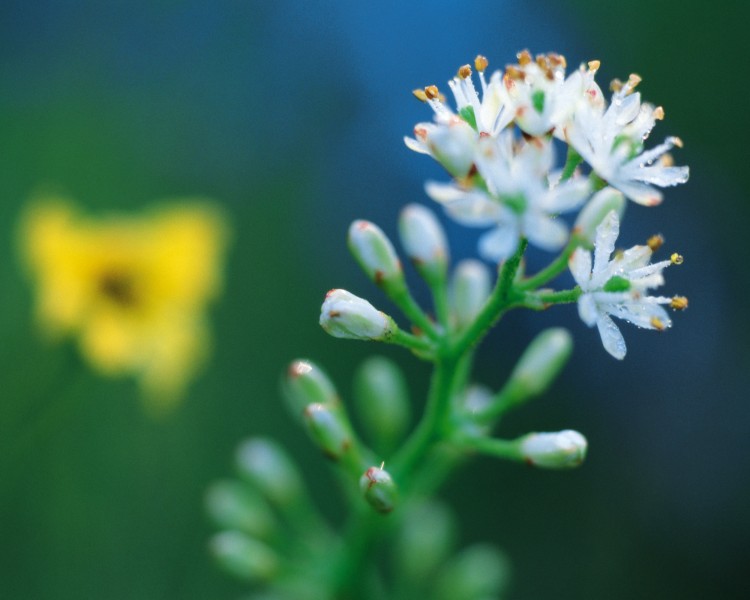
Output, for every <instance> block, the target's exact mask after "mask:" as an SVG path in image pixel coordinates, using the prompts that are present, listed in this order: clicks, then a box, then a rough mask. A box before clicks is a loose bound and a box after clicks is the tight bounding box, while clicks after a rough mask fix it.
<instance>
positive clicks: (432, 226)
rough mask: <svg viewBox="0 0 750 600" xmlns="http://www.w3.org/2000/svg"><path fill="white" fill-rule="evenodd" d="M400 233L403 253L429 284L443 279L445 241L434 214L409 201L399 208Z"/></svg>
mask: <svg viewBox="0 0 750 600" xmlns="http://www.w3.org/2000/svg"><path fill="white" fill-rule="evenodd" d="M398 224H399V234H400V235H401V243H402V244H403V246H404V249H405V250H406V254H407V255H408V257H409V258H410V259H411V261H412V262H413V263H414V266H415V268H416V269H417V271H419V274H420V275H422V277H424V278H425V279H426V280H427V281H428V282H429V283H436V282H438V281H442V280H443V279H444V278H445V274H446V271H447V270H448V243H447V242H446V239H445V232H444V231H443V227H442V225H440V221H438V219H437V217H436V216H435V214H434V213H433V212H432V211H431V210H429V209H428V208H425V207H424V206H421V205H420V204H408V205H407V206H405V207H404V209H403V210H402V211H401V217H400V218H399V223H398Z"/></svg>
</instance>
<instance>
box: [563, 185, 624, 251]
mask: <svg viewBox="0 0 750 600" xmlns="http://www.w3.org/2000/svg"><path fill="white" fill-rule="evenodd" d="M612 211H615V213H617V216H618V217H619V218H620V220H622V215H623V213H624V212H625V197H624V196H623V195H622V193H620V192H618V191H617V190H616V189H614V188H611V187H606V188H604V189H603V190H600V191H599V192H597V193H596V194H594V196H593V197H592V198H591V200H590V201H589V203H588V204H587V205H586V206H584V207H583V209H582V210H581V212H580V213H579V215H578V219H576V223H575V228H574V230H575V231H576V233H578V235H579V237H580V238H581V239H583V240H585V241H586V242H587V244H588V245H589V247H592V246H593V244H594V240H595V239H596V228H597V227H599V225H600V224H601V222H602V221H603V220H604V217H606V216H607V215H608V214H609V213H610V212H612Z"/></svg>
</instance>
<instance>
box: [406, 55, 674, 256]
mask: <svg viewBox="0 0 750 600" xmlns="http://www.w3.org/2000/svg"><path fill="white" fill-rule="evenodd" d="M474 65H475V69H476V71H477V72H478V74H479V81H480V84H481V93H480V92H478V91H477V89H476V88H475V87H474V84H473V82H472V69H471V67H470V66H469V65H464V66H463V67H461V68H460V69H459V70H458V74H457V75H456V77H454V78H453V79H452V80H451V81H450V82H449V87H450V89H451V91H452V92H453V96H454V98H455V102H456V107H457V110H456V111H455V112H454V111H453V110H451V108H450V107H449V106H448V105H447V103H446V101H445V98H444V97H443V96H442V95H441V94H440V92H439V91H438V89H437V87H436V86H434V85H431V86H428V87H426V88H424V90H421V89H420V90H416V91H415V92H414V93H415V95H416V96H417V97H418V98H419V99H421V100H423V101H425V102H427V103H428V104H429V105H430V107H431V108H432V109H433V111H434V113H435V119H434V122H433V123H419V124H417V126H416V127H415V128H414V135H415V137H414V138H408V137H407V138H405V141H406V145H407V146H408V147H409V148H411V149H412V150H415V151H417V152H422V153H426V154H430V155H431V156H433V157H434V158H435V159H436V160H437V161H438V162H440V163H441V164H442V165H443V166H444V167H445V169H446V170H447V171H448V172H449V173H450V174H451V175H452V176H453V177H454V181H453V182H452V183H449V184H443V183H434V182H428V184H427V186H426V189H427V193H428V195H429V196H430V197H432V198H433V199H434V200H435V201H437V202H439V203H440V204H442V205H443V206H444V207H445V209H446V212H447V213H448V214H449V215H450V216H451V217H453V218H454V219H456V220H457V221H458V222H460V223H463V224H465V225H469V226H477V227H486V226H494V229H493V230H492V231H490V232H489V233H487V234H485V235H484V236H483V237H482V238H481V240H480V244H479V250H480V254H481V255H482V256H483V257H484V258H486V259H487V260H490V261H498V260H502V259H505V258H507V257H508V256H510V255H511V254H512V253H513V252H514V251H515V249H516V248H517V246H518V243H519V240H520V239H521V238H522V237H525V238H527V239H528V240H529V241H530V242H531V243H532V244H534V245H536V246H538V247H540V248H543V249H545V250H550V251H554V250H558V249H560V248H562V247H563V246H564V244H565V242H566V241H567V239H568V235H569V234H568V230H567V228H566V226H565V225H564V224H563V223H562V222H561V221H560V220H559V219H557V218H556V217H557V215H559V214H561V213H565V212H569V211H574V210H576V209H579V208H581V207H582V206H584V205H585V203H586V202H587V200H589V198H590V197H591V194H592V193H593V192H594V191H596V190H598V189H601V188H603V187H605V186H611V187H613V188H615V189H617V190H619V191H620V192H622V193H623V194H624V195H625V196H626V197H627V198H630V199H631V200H633V201H634V202H637V203H639V204H642V205H646V206H653V205H655V204H658V203H659V202H661V199H662V195H661V192H660V191H659V190H658V189H657V187H655V186H658V187H664V186H672V185H677V184H680V183H684V182H685V181H687V178H688V168H687V167H675V166H672V163H671V158H670V157H669V155H668V154H667V152H668V151H669V150H670V149H671V148H672V147H674V146H681V144H682V143H681V141H680V140H679V138H675V137H670V138H667V139H666V140H665V142H664V143H662V144H660V145H658V146H656V147H655V148H653V149H650V150H644V141H645V140H646V139H647V138H648V136H649V133H650V132H651V129H652V128H653V126H654V124H655V122H656V121H657V120H660V119H662V118H663V117H664V110H663V109H662V108H661V107H654V106H653V105H651V104H648V103H645V102H641V97H640V93H638V92H636V91H635V88H636V86H637V85H638V83H639V82H640V77H638V76H637V75H631V76H630V78H629V79H628V80H627V82H625V83H621V82H619V81H614V82H613V83H612V89H613V94H612V98H611V101H610V102H609V104H608V105H607V103H606V101H605V99H604V95H603V93H602V90H601V89H600V88H599V86H598V84H597V83H596V81H595V80H594V76H595V74H596V71H597V70H598V69H599V62H598V61H591V62H589V63H588V64H587V65H582V66H581V67H580V68H578V69H576V70H575V71H574V72H573V73H571V74H570V75H568V76H567V77H566V73H565V69H566V61H565V58H564V57H562V56H560V55H558V54H554V53H550V54H547V55H539V56H537V57H536V59H533V58H532V56H531V54H530V53H529V52H528V51H524V52H521V53H520V54H519V55H518V64H515V65H509V66H507V67H506V69H505V71H504V72H502V73H501V72H500V71H496V72H495V73H493V74H492V75H491V76H490V77H489V82H488V81H487V78H486V77H485V70H486V68H487V66H488V61H487V59H486V58H484V57H482V56H478V57H477V58H476V60H475V61H474ZM554 139H558V140H561V141H563V142H565V143H567V144H568V147H569V149H568V157H567V162H566V164H565V168H564V169H563V171H561V172H560V171H556V170H555V147H554V141H553V140H554ZM582 161H585V163H586V164H587V165H588V169H589V176H588V177H584V175H583V173H582V172H581V169H580V168H577V167H578V166H579V164H580V163H581V162H582Z"/></svg>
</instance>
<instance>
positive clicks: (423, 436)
mask: <svg viewBox="0 0 750 600" xmlns="http://www.w3.org/2000/svg"><path fill="white" fill-rule="evenodd" d="M456 366H457V360H456V359H455V358H453V357H450V358H447V357H440V358H438V360H437V361H436V362H435V373H434V374H433V377H432V383H431V386H430V393H429V396H428V398H427V406H426V407H425V413H424V416H423V417H422V420H421V421H420V422H419V425H417V428H416V429H415V430H414V432H413V433H412V434H411V436H410V437H409V439H407V440H406V442H405V443H404V445H403V446H402V448H401V450H400V451H399V453H398V454H397V455H396V457H395V458H394V460H393V468H392V469H391V472H392V473H393V477H394V479H395V480H396V481H397V482H398V484H399V485H400V486H401V487H402V489H403V488H404V487H406V485H407V484H408V483H409V480H410V479H411V474H412V471H413V470H414V468H415V466H416V465H417V464H418V463H419V461H421V460H422V459H423V458H424V457H425V455H426V454H427V453H428V452H429V451H430V449H431V447H432V445H433V443H434V442H435V440H436V439H439V433H440V432H441V430H442V428H443V426H444V424H445V422H446V421H447V417H448V416H449V413H450V404H451V397H452V394H451V392H452V390H453V383H454V378H455V376H456Z"/></svg>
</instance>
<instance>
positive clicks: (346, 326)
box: [320, 290, 398, 341]
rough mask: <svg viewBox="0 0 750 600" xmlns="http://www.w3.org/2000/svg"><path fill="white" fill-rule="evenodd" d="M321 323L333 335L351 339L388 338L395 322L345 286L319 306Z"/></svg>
mask: <svg viewBox="0 0 750 600" xmlns="http://www.w3.org/2000/svg"><path fill="white" fill-rule="evenodd" d="M320 326H321V327H322V328H323V329H324V330H325V331H326V333H329V334H330V335H332V336H333V337H337V338H345V339H350V340H375V341H384V340H387V339H389V338H390V337H391V336H392V335H393V333H394V332H395V331H396V330H397V329H398V326H397V325H396V323H395V322H394V321H393V319H391V317H389V316H388V315H386V314H385V313H383V312H380V311H379V310H378V309H376V308H375V307H374V306H373V305H372V304H370V303H369V302H368V301H367V300H365V299H364V298H360V297H359V296H355V295H354V294H352V293H350V292H347V291H346V290H331V291H330V292H328V293H327V294H326V298H325V300H324V302H323V306H321V307H320Z"/></svg>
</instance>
